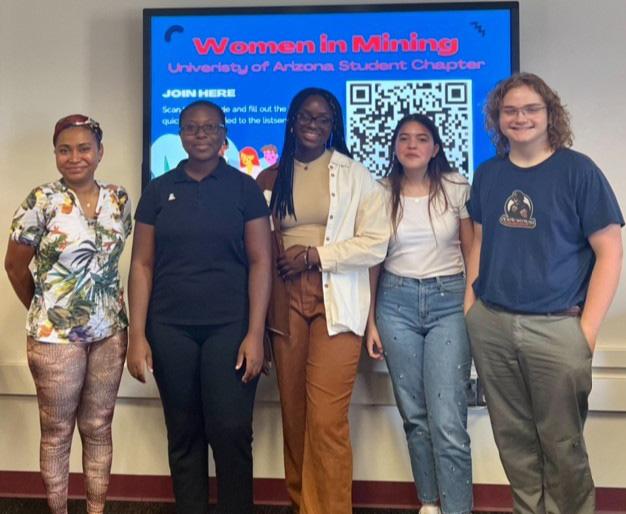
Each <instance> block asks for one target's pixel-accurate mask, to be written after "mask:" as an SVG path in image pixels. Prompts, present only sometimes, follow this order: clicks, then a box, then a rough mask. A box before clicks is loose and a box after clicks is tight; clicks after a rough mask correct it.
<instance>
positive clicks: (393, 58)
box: [144, 2, 519, 181]
mask: <svg viewBox="0 0 626 514" xmlns="http://www.w3.org/2000/svg"><path fill="white" fill-rule="evenodd" d="M307 9H308V10H307ZM355 9H357V10H355ZM358 9H361V10H358ZM363 9H367V11H365V10H363ZM144 22H145V25H144V27H145V34H144V37H145V38H146V39H145V48H146V54H147V55H145V56H144V67H145V85H144V94H145V109H146V112H145V113H144V115H145V116H146V119H145V120H144V123H145V130H144V132H145V134H144V137H145V141H144V144H145V149H144V160H146V161H148V162H144V167H145V169H144V181H145V180H148V179H149V178H153V177H156V176H159V175H161V174H162V173H164V172H166V171H167V170H169V169H171V168H173V167H175V166H176V165H177V164H178V162H179V161H180V160H181V159H183V158H185V153H184V151H183V149H182V146H181V144H180V138H179V136H178V130H179V128H178V116H179V113H180V111H181V109H182V108H183V107H184V106H185V105H187V104H189V103H191V102H193V101H196V100H210V101H212V102H215V103H217V104H218V105H220V106H221V107H222V108H223V110H224V112H225V114H226V125H227V128H228V133H227V136H228V148H227V149H226V150H225V153H224V157H225V158H226V160H227V161H228V163H229V164H231V165H232V166H234V167H236V168H238V169H240V170H241V171H242V172H244V173H248V174H250V175H252V176H256V175H257V174H258V173H259V172H260V171H261V170H262V169H264V168H265V167H268V166H271V165H272V164H274V163H275V162H276V160H277V159H278V157H279V155H280V152H281V145H282V141H283V137H284V130H285V120H286V115H287V109H288V106H289V102H290V100H291V98H292V97H293V95H294V94H295V93H297V92H298V91H299V90H301V89H303V88H306V87H311V86H315V87H323V88H325V89H328V90H330V91H331V92H332V93H334V94H335V95H336V96H337V98H338V99H339V101H340V102H341V103H342V106H343V109H344V117H345V119H344V122H345V126H346V140H347V142H348V147H349V148H350V150H351V152H352V153H353V156H354V158H355V159H357V160H359V161H361V162H362V163H363V164H364V165H365V166H366V167H367V168H368V169H369V170H370V171H371V172H372V173H373V174H375V175H376V176H382V175H384V174H385V172H386V170H387V168H388V164H389V145H390V140H391V135H392V132H393V129H394V127H395V124H396V122H397V121H398V120H399V119H400V118H401V117H402V116H404V115H405V114H407V113H411V112H419V113H423V114H426V115H429V116H431V117H432V118H433V119H434V120H435V122H436V124H437V125H438V126H439V128H440V131H441V133H442V136H443V140H444V142H445V146H446V152H447V155H448V157H449V159H450V161H451V163H452V165H453V166H454V167H455V168H457V169H458V170H459V171H460V172H461V173H463V174H464V175H465V176H467V177H468V178H470V179H471V176H472V173H473V170H474V167H475V166H476V165H477V164H478V163H480V162H481V161H483V160H484V159H486V158H488V157H490V156H491V155H493V152H494V150H493V147H492V145H491V143H490V141H489V138H488V136H487V134H486V133H485V131H484V128H483V114H482V107H483V103H484V100H485V97H486V94H487V92H488V91H489V90H490V89H491V88H492V87H493V86H494V85H495V84H496V82H498V81H499V80H501V79H502V78H504V77H506V76H508V75H510V74H511V73H512V72H513V71H515V70H516V69H517V68H518V62H519V56H518V52H517V48H518V31H517V26H518V25H517V24H518V20H517V3H515V2H498V3H468V4H462V5H461V4H447V5H446V4H436V5H435V4H425V5H406V4H404V5H401V6H400V5H387V6H367V8H364V7H360V6H359V7H358V8H356V7H355V6H352V7H351V8H349V7H345V8H343V9H340V8H337V7H335V8H333V9H332V10H328V9H326V10H321V8H312V7H311V8H305V9H303V8H302V7H300V8H297V9H296V8H291V9H289V8H281V9H280V10H279V9H277V8H274V9H265V10H262V9H258V10H256V11H253V10H251V9H250V8H247V9H238V10H237V9H228V10H224V9H206V10H186V9H177V10H163V9H149V10H146V11H144Z"/></svg>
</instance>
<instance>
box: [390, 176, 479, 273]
mask: <svg viewBox="0 0 626 514" xmlns="http://www.w3.org/2000/svg"><path fill="white" fill-rule="evenodd" d="M444 177H445V178H444V179H443V180H442V185H443V188H444V190H445V192H446V195H447V198H448V208H447V209H446V210H445V211H444V206H445V203H444V200H443V197H442V195H439V197H437V198H435V199H434V200H433V202H432V204H431V208H430V217H429V215H428V196H420V197H407V196H402V197H401V201H402V205H403V208H404V211H403V216H402V219H401V220H400V223H399V224H398V231H397V234H396V235H395V236H394V235H393V234H392V236H391V240H390V241H389V250H388V252H387V258H386V260H385V265H384V266H385V270H387V271H390V272H391V273H393V274H395V275H399V276H402V277H409V278H419V279H422V278H431V277H440V276H447V275H455V274H457V273H462V272H463V271H464V265H463V254H462V253H461V241H460V239H459V225H460V220H461V219H465V218H468V217H469V213H468V212H467V208H466V207H465V203H466V202H467V200H468V198H469V190H470V186H469V184H468V182H467V180H466V179H465V178H464V177H462V176H461V175H459V174H458V173H448V174H446V175H444ZM390 197H391V195H390V194H389V198H390Z"/></svg>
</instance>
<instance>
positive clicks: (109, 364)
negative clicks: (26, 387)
mask: <svg viewBox="0 0 626 514" xmlns="http://www.w3.org/2000/svg"><path fill="white" fill-rule="evenodd" d="M53 144H54V153H55V156H56V164H57V168H58V170H59V172H60V173H61V177H62V178H61V179H60V180H57V181H55V182H50V183H48V184H44V185H42V186H39V187H36V188H35V189H33V191H31V193H30V194H29V195H28V197H27V198H26V200H24V202H23V203H22V205H21V206H20V207H19V208H18V210H17V212H16V213H15V216H14V218H13V222H12V224H11V235H10V240H9V245H8V249H7V255H6V259H5V267H6V270H7V273H8V275H9V279H10V281H11V284H12V285H13V289H14V290H15V292H16V294H17V296H18V297H19V299H20V301H21V302H22V303H23V304H24V305H25V306H26V308H27V309H28V318H27V323H26V331H27V355H28V364H29V367H30V369H31V372H32V375H33V379H34V381H35V385H36V388H37V399H38V402H39V415H40V422H41V447H40V464H41V473H42V476H43V480H44V483H45V486H46V493H47V497H48V505H49V507H50V511H51V512H52V514H66V513H67V484H68V477H69V455H70V446H71V442H72V434H73V432H74V425H75V424H78V430H79V432H80V436H81V440H82V443H83V469H84V474H85V489H86V493H87V512H88V514H101V513H102V512H104V500H105V496H106V491H107V487H108V482H109V475H110V469H111V456H112V447H111V420H112V418H113V408H114V405H115V398H116V396H117V391H118V388H119V383H120V378H121V375H122V370H123V365H124V358H125V355H126V344H127V337H126V326H127V324H128V321H127V317H126V307H125V305H124V294H123V289H122V287H121V285H120V277H119V272H118V262H119V257H120V255H121V253H122V250H123V249H124V241H125V239H126V238H127V237H128V235H129V234H130V231H131V216H130V212H131V209H130V202H129V199H128V195H127V194H126V191H125V190H124V188H122V187H120V186H114V185H109V184H105V183H102V182H99V181H96V180H95V179H94V173H95V171H96V168H97V166H98V163H99V162H100V160H101V159H102V155H103V152H104V147H103V146H102V130H101V129H100V126H99V125H98V123H96V122H95V121H93V120H92V119H90V118H88V117H86V116H83V115H79V114H76V115H71V116H67V117H65V118H62V119H61V120H59V121H58V122H57V124H56V126H55V130H54V136H53ZM33 258H34V259H35V266H34V276H33V274H31V271H30V269H29V265H30V263H31V261H32V260H33Z"/></svg>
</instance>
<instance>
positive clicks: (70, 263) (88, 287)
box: [10, 180, 132, 343]
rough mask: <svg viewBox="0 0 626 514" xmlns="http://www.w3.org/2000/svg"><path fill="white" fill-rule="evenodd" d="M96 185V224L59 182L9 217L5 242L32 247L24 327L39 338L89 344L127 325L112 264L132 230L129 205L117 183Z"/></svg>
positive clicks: (37, 190) (35, 191)
mask: <svg viewBox="0 0 626 514" xmlns="http://www.w3.org/2000/svg"><path fill="white" fill-rule="evenodd" d="M97 184H98V186H99V187H100V193H99V196H98V204H97V207H96V216H95V218H94V219H88V218H87V217H86V216H85V215H84V213H83V211H82V208H81V206H80V202H79V201H78V198H77V197H76V195H75V194H74V192H73V191H72V190H71V189H70V188H68V187H67V186H66V185H65V183H64V182H63V180H58V181H56V182H51V183H49V184H44V185H42V186H39V187H36V188H35V189H33V190H32V191H31V192H30V194H29V195H28V197H27V198H26V200H24V202H23V203H22V205H21V206H20V207H19V208H18V209H17V211H16V213H15V216H14V217H13V222H12V223H11V235H10V237H11V239H12V240H13V241H15V242H17V243H20V244H25V245H29V246H34V247H35V270H34V280H35V294H34V296H33V300H32V302H31V304H30V309H29V310H28V318H27V321H26V330H27V333H28V335H29V336H30V337H32V338H33V339H35V340H37V341H41V342H46V343H68V342H70V341H72V342H80V343H90V342H93V341H98V340H100V339H104V338H106V337H109V336H111V335H113V334H114V333H115V332H117V331H119V330H121V329H124V328H126V326H127V325H128V318H127V316H126V306H125V304H124V290H123V288H122V286H121V283H120V275H119V271H118V263H119V258H120V255H121V253H122V250H123V249H124V242H125V240H126V238H127V237H128V236H129V235H130V232H131V229H132V219H131V206H130V200H129V198H128V194H127V193H126V191H125V190H124V188H122V187H120V186H115V185H110V184H104V183H101V182H97Z"/></svg>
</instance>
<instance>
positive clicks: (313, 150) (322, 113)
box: [294, 95, 333, 161]
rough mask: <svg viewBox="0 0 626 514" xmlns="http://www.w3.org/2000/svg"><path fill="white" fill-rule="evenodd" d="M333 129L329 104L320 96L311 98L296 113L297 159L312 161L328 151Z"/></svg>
mask: <svg viewBox="0 0 626 514" xmlns="http://www.w3.org/2000/svg"><path fill="white" fill-rule="evenodd" d="M332 128H333V113H332V110H331V108H330V105H328V102H327V101H326V100H325V99H324V98H323V97H321V96H319V95H311V96H309V97H308V98H307V99H306V100H305V101H304V102H303V103H302V105H301V106H300V109H299V110H298V112H297V113H296V120H295V123H294V132H295V135H296V158H297V159H299V160H302V161H310V160H313V159H315V158H317V157H319V156H320V155H321V154H322V153H323V152H324V150H325V149H326V142H327V141H328V139H329V138H330V134H331V131H332Z"/></svg>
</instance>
